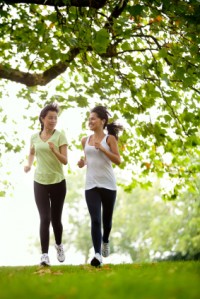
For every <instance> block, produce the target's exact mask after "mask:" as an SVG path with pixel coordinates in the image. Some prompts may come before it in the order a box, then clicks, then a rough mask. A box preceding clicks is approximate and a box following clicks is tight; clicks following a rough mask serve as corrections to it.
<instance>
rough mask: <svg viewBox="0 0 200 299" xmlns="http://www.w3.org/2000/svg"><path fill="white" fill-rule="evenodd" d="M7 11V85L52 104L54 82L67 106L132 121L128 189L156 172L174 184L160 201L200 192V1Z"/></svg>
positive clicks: (28, 4) (1, 39)
mask: <svg viewBox="0 0 200 299" xmlns="http://www.w3.org/2000/svg"><path fill="white" fill-rule="evenodd" d="M43 3H44V4H45V5H43ZM0 15H1V20H0V25H1V32H0V46H1V54H0V78H2V79H3V81H2V86H4V85H6V84H7V83H8V82H10V81H12V82H17V83H20V84H22V85H21V91H20V92H19V93H18V96H19V97H20V98H26V99H28V101H29V105H32V102H33V101H34V96H33V92H34V93H35V94H38V95H39V94H40V93H41V97H43V98H45V96H47V98H48V99H49V100H51V99H52V98H50V96H49V95H48V87H49V85H50V84H51V83H52V82H53V81H55V86H56V87H55V89H56V90H55V94H54V96H55V95H56V96H57V101H59V102H60V104H61V106H62V108H63V109H67V108H68V107H69V106H70V105H71V106H75V107H76V105H77V106H80V107H87V106H91V103H92V105H95V104H97V103H102V104H103V105H107V106H108V107H109V109H110V110H111V111H112V112H113V118H117V117H119V118H122V119H123V120H125V128H126V131H125V132H124V134H123V135H122V137H121V146H120V150H121V152H122V155H123V158H124V163H123V164H122V167H128V166H130V165H131V167H130V168H131V169H130V172H131V179H130V181H129V186H128V187H127V188H129V189H131V188H133V187H134V186H135V185H136V184H138V183H139V184H140V185H151V177H152V173H156V174H157V175H158V176H159V177H165V178H167V179H168V180H170V181H171V184H172V188H171V189H170V190H169V191H168V192H163V196H167V197H170V198H171V199H175V198H177V196H178V195H179V193H180V192H181V191H182V189H184V188H188V189H189V190H191V191H193V190H195V189H196V186H195V185H194V178H195V177H196V176H197V175H198V173H199V169H200V164H199V163H198V159H199V144H200V139H199V120H200V110H199V94H200V92H199V69H200V68H199V63H200V52H199V39H200V21H199V20H200V4H199V2H198V1H196V0H165V1H157V0H153V1H142V0H137V1H136V0H135V1H133V0H132V1H131V0H130V1H128V0H113V1H108V0H107V1H106V0H102V1H97V0H84V1H79V0H47V1H40V0H37V1H36V0H35V1H34V0H27V1H25V0H21V1H20V0H17V1H16V0H13V1H12V0H10V1H2V4H1V9H0ZM66 96H67V100H66ZM54 99H55V97H54ZM1 139H2V137H1ZM2 143H3V145H4V146H5V148H6V149H9V148H8V147H7V144H6V142H4V140H3V141H2ZM10 150H13V148H12V147H10Z"/></svg>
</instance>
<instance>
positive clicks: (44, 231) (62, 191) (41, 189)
mask: <svg viewBox="0 0 200 299" xmlns="http://www.w3.org/2000/svg"><path fill="white" fill-rule="evenodd" d="M66 191H67V190H66V181H65V180H63V181H62V182H60V183H56V184H51V185H43V184H39V183H37V182H35V181H34V194H35V201H36V205H37V208H38V211H39V215H40V242H41V249H42V253H48V249H49V227H50V222H51V223H52V227H53V231H54V235H55V241H56V244H57V245H60V244H61V243H62V232H63V226H62V222H61V218H62V210H63V205H64V200H65V195H66Z"/></svg>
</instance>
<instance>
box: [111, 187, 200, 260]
mask: <svg viewBox="0 0 200 299" xmlns="http://www.w3.org/2000/svg"><path fill="white" fill-rule="evenodd" d="M199 213H200V201H199V196H196V197H195V196H194V195H192V194H190V193H185V194H182V196H181V198H180V199H177V200H176V201H163V200H162V199H161V197H160V194H159V192H158V186H157V185H154V188H151V189H150V190H148V191H145V190H141V189H139V188H136V189H135V190H134V191H133V192H131V193H130V194H126V193H124V191H123V190H120V192H119V194H118V201H117V206H116V211H115V214H114V225H113V231H112V243H113V246H114V252H120V253H122V252H123V253H125V254H127V253H128V254H129V255H130V256H131V258H132V261H134V262H141V261H153V260H156V259H160V260H164V259H167V258H172V259H173V257H174V258H176V257H178V256H179V259H195V256H199V255H200V250H199V248H200V230H199V227H200V226H199V225H200V217H199Z"/></svg>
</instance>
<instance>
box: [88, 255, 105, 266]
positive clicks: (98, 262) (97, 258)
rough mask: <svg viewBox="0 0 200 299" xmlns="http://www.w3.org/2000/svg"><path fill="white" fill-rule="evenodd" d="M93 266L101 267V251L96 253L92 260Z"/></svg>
mask: <svg viewBox="0 0 200 299" xmlns="http://www.w3.org/2000/svg"><path fill="white" fill-rule="evenodd" d="M90 264H91V266H93V267H101V266H102V257H101V255H100V254H99V253H96V254H95V256H94V257H93V259H92V260H91V263H90Z"/></svg>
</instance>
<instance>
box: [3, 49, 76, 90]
mask: <svg viewBox="0 0 200 299" xmlns="http://www.w3.org/2000/svg"><path fill="white" fill-rule="evenodd" d="M79 52H80V51H79V49H78V48H74V49H72V50H71V51H70V53H69V58H68V59H67V60H66V61H64V62H62V61H60V62H58V63H57V64H55V65H53V66H52V67H50V68H49V69H47V70H46V71H44V72H43V73H39V74H38V73H34V74H31V73H29V72H22V71H19V70H16V69H13V68H7V67H5V66H3V65H0V78H2V79H8V80H10V81H14V82H17V83H21V84H25V85H26V86H36V85H41V86H44V85H46V84H48V83H49V82H50V81H52V80H53V79H55V78H56V77H57V76H59V75H60V74H62V73H64V72H65V71H66V69H67V68H68V67H69V64H70V62H72V61H73V60H74V58H75V57H76V56H77V55H78V54H79Z"/></svg>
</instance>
